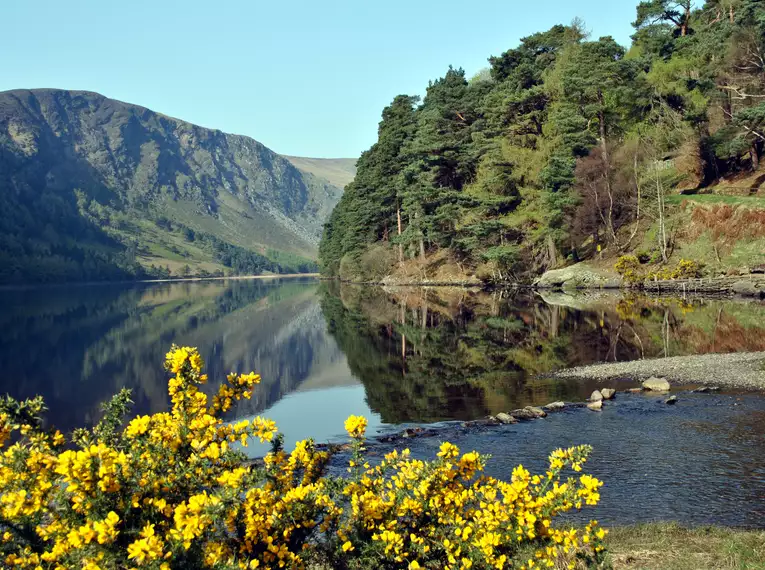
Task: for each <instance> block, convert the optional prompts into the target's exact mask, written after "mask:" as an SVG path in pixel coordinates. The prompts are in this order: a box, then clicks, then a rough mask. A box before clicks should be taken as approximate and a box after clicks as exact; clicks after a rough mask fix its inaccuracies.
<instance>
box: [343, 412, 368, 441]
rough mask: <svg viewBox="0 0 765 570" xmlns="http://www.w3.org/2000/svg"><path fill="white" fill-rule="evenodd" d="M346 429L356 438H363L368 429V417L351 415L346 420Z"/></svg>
mask: <svg viewBox="0 0 765 570" xmlns="http://www.w3.org/2000/svg"><path fill="white" fill-rule="evenodd" d="M345 431H347V432H348V435H349V436H351V437H352V438H354V439H361V438H362V437H364V434H365V433H366V431H367V419H366V418H365V417H364V416H349V417H348V419H347V420H345Z"/></svg>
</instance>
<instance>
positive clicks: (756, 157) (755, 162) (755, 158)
mask: <svg viewBox="0 0 765 570" xmlns="http://www.w3.org/2000/svg"><path fill="white" fill-rule="evenodd" d="M758 142H759V141H753V142H752V146H751V148H750V149H749V155H750V156H751V157H752V170H753V171H755V172H757V170H758V169H759V168H760V148H759V144H758Z"/></svg>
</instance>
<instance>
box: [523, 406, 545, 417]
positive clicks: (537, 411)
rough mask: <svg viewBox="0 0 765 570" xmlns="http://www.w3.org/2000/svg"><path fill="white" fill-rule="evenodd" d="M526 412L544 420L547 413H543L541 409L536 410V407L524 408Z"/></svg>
mask: <svg viewBox="0 0 765 570" xmlns="http://www.w3.org/2000/svg"><path fill="white" fill-rule="evenodd" d="M525 409H526V410H528V411H530V412H531V413H532V414H534V415H536V417H538V418H546V417H547V412H545V411H544V410H543V409H542V408H538V407H536V406H526V408H525Z"/></svg>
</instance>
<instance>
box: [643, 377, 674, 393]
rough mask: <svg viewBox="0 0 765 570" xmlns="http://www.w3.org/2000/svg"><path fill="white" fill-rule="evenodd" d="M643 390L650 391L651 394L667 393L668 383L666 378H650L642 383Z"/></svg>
mask: <svg viewBox="0 0 765 570" xmlns="http://www.w3.org/2000/svg"><path fill="white" fill-rule="evenodd" d="M643 388H645V389H646V390H651V391H652V392H669V382H668V381H667V379H666V378H657V377H656V376H651V377H650V378H649V379H648V380H646V381H645V382H643Z"/></svg>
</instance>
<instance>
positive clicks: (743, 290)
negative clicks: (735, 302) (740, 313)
mask: <svg viewBox="0 0 765 570" xmlns="http://www.w3.org/2000/svg"><path fill="white" fill-rule="evenodd" d="M731 289H732V290H733V292H734V293H736V294H738V295H743V296H745V297H762V296H765V287H763V284H762V283H761V282H760V283H756V282H754V281H736V282H735V283H734V284H733V285H731Z"/></svg>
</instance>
